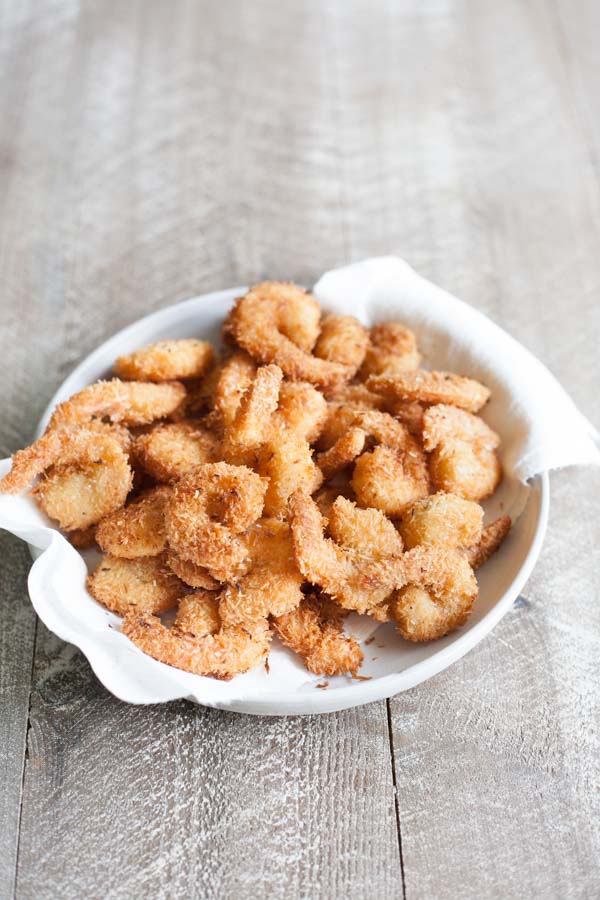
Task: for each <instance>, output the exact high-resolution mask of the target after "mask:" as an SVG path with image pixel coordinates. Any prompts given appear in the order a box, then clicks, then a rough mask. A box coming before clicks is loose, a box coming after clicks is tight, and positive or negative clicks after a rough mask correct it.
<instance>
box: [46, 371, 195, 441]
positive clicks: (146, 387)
mask: <svg viewBox="0 0 600 900" xmlns="http://www.w3.org/2000/svg"><path fill="white" fill-rule="evenodd" d="M184 400H185V387H184V386H183V385H182V384H181V383H180V382H179V381H171V382H166V383H164V384H151V383H150V382H143V381H120V380H119V379H118V378H113V380H112V381H98V382H97V383H96V384H91V385H89V387H86V388H84V389H83V390H82V391H79V393H78V394H74V395H73V396H72V397H71V398H70V399H69V400H66V401H65V402H64V403H61V404H60V405H59V406H57V407H56V409H55V410H54V413H53V414H52V418H51V419H50V424H49V425H48V431H51V430H53V429H56V428H63V427H64V426H66V425H81V424H85V422H86V421H88V420H89V419H93V418H103V417H107V418H109V419H111V421H112V422H122V423H123V424H124V425H130V426H137V425H149V424H150V423H151V422H155V421H156V420H157V419H164V418H165V417H166V416H168V415H170V414H171V413H173V412H175V410H176V409H177V408H178V406H179V405H180V404H181V403H182V402H183V401H184Z"/></svg>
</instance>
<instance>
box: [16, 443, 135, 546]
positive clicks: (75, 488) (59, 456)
mask: <svg viewBox="0 0 600 900" xmlns="http://www.w3.org/2000/svg"><path fill="white" fill-rule="evenodd" d="M42 473H47V474H46V476H45V478H44V479H42V480H40V481H39V482H38V484H37V485H36V487H35V488H34V489H33V492H32V493H33V496H34V497H35V499H36V501H37V503H38V504H39V505H40V506H41V508H42V509H43V510H44V512H46V514H47V515H48V516H50V518H52V519H55V520H56V521H57V522H58V524H59V525H60V527H61V528H63V529H64V530H65V531H75V530H81V529H87V528H89V527H90V526H91V525H95V524H96V523H97V522H99V521H100V519H102V518H104V516H107V515H109V514H110V513H112V512H113V511H114V510H116V509H118V508H119V507H120V506H122V505H123V503H124V502H125V499H126V497H127V494H128V493H129V491H130V489H131V485H132V481H133V475H132V472H131V467H130V465H129V462H128V459H127V455H126V453H125V452H124V451H123V449H122V447H121V444H120V442H119V439H118V437H116V436H113V435H112V434H110V432H109V431H104V430H102V431H96V430H87V429H61V430H59V431H53V432H49V433H47V434H45V435H44V436H43V437H41V438H40V439H39V440H38V441H36V442H35V443H34V444H32V445H31V446H30V447H27V448H25V449H24V450H19V451H18V452H17V453H15V455H14V456H13V462H12V468H11V469H10V471H9V472H8V474H7V475H5V476H4V478H3V479H2V480H1V481H0V492H1V493H8V494H15V493H18V492H19V491H22V490H24V489H25V488H27V487H28V486H29V485H30V484H31V482H32V481H33V480H34V479H35V478H36V477H37V476H38V475H41V474H42Z"/></svg>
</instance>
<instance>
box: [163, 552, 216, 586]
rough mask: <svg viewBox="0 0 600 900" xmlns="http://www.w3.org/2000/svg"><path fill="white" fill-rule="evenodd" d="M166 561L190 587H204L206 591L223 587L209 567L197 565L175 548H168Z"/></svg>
mask: <svg viewBox="0 0 600 900" xmlns="http://www.w3.org/2000/svg"><path fill="white" fill-rule="evenodd" d="M166 561H167V565H168V567H169V568H170V569H171V571H172V572H175V574H176V575H177V577H178V578H181V580H182V581H184V582H185V583H186V584H188V585H189V586H190V587H195V588H202V589H203V590H205V591H216V590H217V588H220V587H221V583H220V582H219V581H217V580H216V579H215V578H213V577H212V575H209V573H208V570H207V569H205V568H204V567H203V566H197V565H196V564H195V563H193V562H190V561H189V559H182V558H181V557H180V556H178V555H177V554H176V553H175V552H174V551H173V550H167V557H166Z"/></svg>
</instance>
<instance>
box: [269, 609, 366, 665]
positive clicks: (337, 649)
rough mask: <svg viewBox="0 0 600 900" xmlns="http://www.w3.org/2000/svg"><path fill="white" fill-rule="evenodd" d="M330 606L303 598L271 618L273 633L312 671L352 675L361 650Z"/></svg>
mask: <svg viewBox="0 0 600 900" xmlns="http://www.w3.org/2000/svg"><path fill="white" fill-rule="evenodd" d="M330 606H331V605H330ZM330 606H329V608H328V607H327V605H326V604H323V603H321V602H320V601H319V600H317V599H316V598H315V597H307V598H304V599H303V600H302V601H301V603H300V604H299V605H298V606H297V607H296V609H294V610H293V611H291V612H288V613H284V614H283V615H281V616H276V617H275V618H274V619H273V627H274V629H275V634H277V635H278V637H279V638H280V640H281V641H282V643H283V644H284V645H285V646H286V647H289V648H290V649H291V650H293V651H294V652H295V653H298V655H299V656H301V657H302V658H303V659H304V663H305V665H306V668H307V669H308V671H309V672H312V673H313V674H314V675H330V676H331V675H356V673H357V671H358V669H359V668H360V666H361V663H362V661H363V658H364V657H363V652H362V650H361V649H360V645H359V644H358V642H357V641H356V639H355V638H353V637H346V635H345V634H344V631H343V628H342V624H341V617H339V616H338V617H335V616H332V615H331V614H330V612H329V609H330Z"/></svg>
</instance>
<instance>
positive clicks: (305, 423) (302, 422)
mask: <svg viewBox="0 0 600 900" xmlns="http://www.w3.org/2000/svg"><path fill="white" fill-rule="evenodd" d="M326 418H327V401H326V400H325V397H324V396H323V394H322V393H321V392H320V391H318V390H317V389H316V388H315V387H313V385H312V384H308V382H306V381H284V382H282V384H281V385H280V388H279V402H278V406H277V409H276V410H275V412H274V413H273V417H272V428H273V431H275V432H277V431H292V432H293V433H294V434H295V435H297V437H299V438H303V439H304V440H306V441H308V443H309V444H310V443H312V442H313V441H316V440H317V438H318V437H319V435H320V433H321V429H322V427H323V425H324V423H325V419H326Z"/></svg>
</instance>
